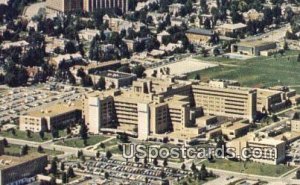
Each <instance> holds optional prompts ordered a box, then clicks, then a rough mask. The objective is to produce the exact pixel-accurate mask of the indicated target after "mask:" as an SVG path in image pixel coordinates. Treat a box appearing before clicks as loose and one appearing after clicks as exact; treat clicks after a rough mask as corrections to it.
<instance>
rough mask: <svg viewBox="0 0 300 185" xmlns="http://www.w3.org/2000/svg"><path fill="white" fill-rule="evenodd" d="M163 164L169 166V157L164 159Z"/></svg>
mask: <svg viewBox="0 0 300 185" xmlns="http://www.w3.org/2000/svg"><path fill="white" fill-rule="evenodd" d="M163 166H164V167H167V166H168V160H167V159H164V161H163Z"/></svg>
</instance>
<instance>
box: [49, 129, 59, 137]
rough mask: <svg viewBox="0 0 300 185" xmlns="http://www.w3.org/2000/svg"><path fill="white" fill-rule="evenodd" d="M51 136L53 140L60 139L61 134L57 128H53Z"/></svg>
mask: <svg viewBox="0 0 300 185" xmlns="http://www.w3.org/2000/svg"><path fill="white" fill-rule="evenodd" d="M51 135H52V138H53V139H54V138H59V132H58V130H57V129H56V128H55V127H52V128H51Z"/></svg>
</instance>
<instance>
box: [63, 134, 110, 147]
mask: <svg viewBox="0 0 300 185" xmlns="http://www.w3.org/2000/svg"><path fill="white" fill-rule="evenodd" d="M106 139H108V137H105V136H100V135H95V136H89V138H88V139H87V145H86V146H85V145H84V143H83V140H82V139H69V140H65V141H59V142H58V143H57V144H58V145H63V146H69V147H76V148H85V147H87V146H91V145H95V144H97V143H100V142H102V141H104V140H106Z"/></svg>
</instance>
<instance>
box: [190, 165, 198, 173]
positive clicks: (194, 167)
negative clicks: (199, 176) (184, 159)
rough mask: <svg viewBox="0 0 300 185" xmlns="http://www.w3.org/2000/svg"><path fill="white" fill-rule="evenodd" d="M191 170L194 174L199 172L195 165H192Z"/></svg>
mask: <svg viewBox="0 0 300 185" xmlns="http://www.w3.org/2000/svg"><path fill="white" fill-rule="evenodd" d="M191 170H192V171H193V172H194V171H196V170H197V168H196V165H195V163H192V165H191Z"/></svg>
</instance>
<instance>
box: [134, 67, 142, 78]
mask: <svg viewBox="0 0 300 185" xmlns="http://www.w3.org/2000/svg"><path fill="white" fill-rule="evenodd" d="M144 71H145V68H144V67H143V66H142V65H137V66H135V67H134V68H132V73H134V74H136V76H137V77H138V78H142V77H143V75H144Z"/></svg>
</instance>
